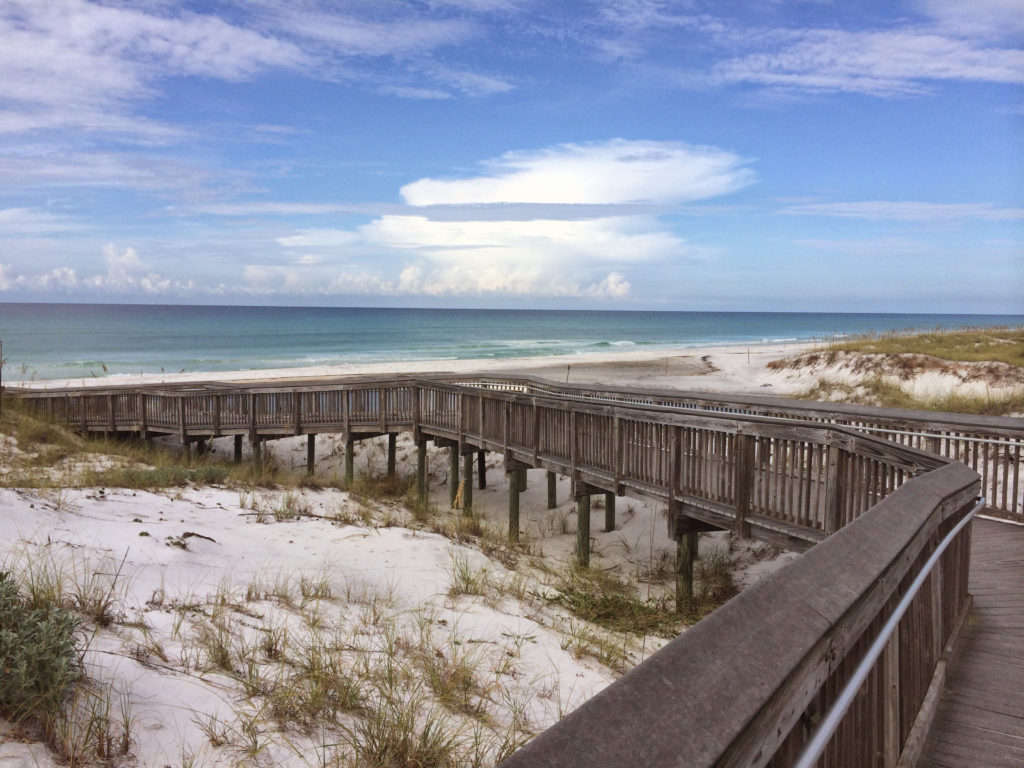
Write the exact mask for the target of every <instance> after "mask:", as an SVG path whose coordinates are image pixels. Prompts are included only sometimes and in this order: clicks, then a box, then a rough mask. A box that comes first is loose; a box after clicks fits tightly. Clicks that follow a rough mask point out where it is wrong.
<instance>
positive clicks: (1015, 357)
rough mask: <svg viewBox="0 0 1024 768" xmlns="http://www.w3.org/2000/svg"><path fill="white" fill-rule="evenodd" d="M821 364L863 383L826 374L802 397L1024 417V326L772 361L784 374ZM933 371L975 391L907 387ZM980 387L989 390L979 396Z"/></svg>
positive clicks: (892, 340)
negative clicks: (927, 392) (929, 391)
mask: <svg viewBox="0 0 1024 768" xmlns="http://www.w3.org/2000/svg"><path fill="white" fill-rule="evenodd" d="M820 366H824V367H826V368H827V367H840V368H842V369H844V370H848V371H849V372H850V373H851V374H853V375H854V376H855V377H857V378H855V379H852V380H851V379H847V380H836V379H834V378H830V377H828V376H823V377H821V378H819V380H818V381H817V382H816V383H815V384H814V385H813V386H811V387H809V388H807V389H806V390H804V391H803V392H800V393H798V394H797V395H796V397H798V398H800V399H805V400H826V401H832V402H846V403H856V404H860V405H875V406H881V407H886V408H910V409H914V410H923V411H942V412H951V413H973V414H979V415H987V416H1002V415H1007V414H1014V413H1020V412H1024V328H1003V327H992V328H968V329H961V330H955V331H946V330H934V331H928V332H923V333H902V332H901V333H897V332H895V331H893V332H889V333H883V334H869V335H864V336H858V337H855V338H851V339H843V340H834V341H832V342H830V343H828V344H827V345H825V346H823V347H820V348H817V349H813V350H811V351H810V352H805V353H803V354H800V355H796V356H794V357H789V358H785V359H782V360H773V361H772V362H771V363H769V364H768V367H769V368H770V369H773V370H779V371H781V370H796V369H801V368H810V369H812V370H813V369H816V368H818V367H820ZM927 373H937V374H942V375H945V376H947V377H952V379H953V380H955V381H959V382H962V383H963V384H965V385H974V386H973V387H971V388H970V389H971V390H972V391H970V392H968V391H967V389H968V388H967V387H964V388H963V389H962V390H959V391H958V389H956V388H954V389H952V390H951V391H949V392H946V393H942V394H934V395H928V396H921V395H916V394H914V393H912V392H908V391H907V390H906V389H904V388H903V387H902V386H901V385H900V382H901V381H911V380H913V379H914V378H915V377H917V376H920V375H922V374H927ZM978 384H982V385H984V387H985V391H984V392H981V393H979V392H978V386H977V385H978Z"/></svg>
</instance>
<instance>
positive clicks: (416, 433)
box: [345, 386, 422, 449]
mask: <svg viewBox="0 0 1024 768" xmlns="http://www.w3.org/2000/svg"><path fill="white" fill-rule="evenodd" d="M345 412H346V413H348V406H347V405H346V406H345ZM420 418H421V417H420V388H419V387H418V386H413V388H412V439H413V442H415V443H416V446H417V449H418V448H419V444H420V442H421V437H420V433H421V432H422V429H421V428H420Z"/></svg>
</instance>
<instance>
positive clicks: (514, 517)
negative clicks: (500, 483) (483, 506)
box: [508, 469, 519, 542]
mask: <svg viewBox="0 0 1024 768" xmlns="http://www.w3.org/2000/svg"><path fill="white" fill-rule="evenodd" d="M517 474H518V470H515V469H513V470H511V471H510V472H509V476H508V540H509V541H511V542H517V541H519V478H518V477H517Z"/></svg>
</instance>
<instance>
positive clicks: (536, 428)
mask: <svg viewBox="0 0 1024 768" xmlns="http://www.w3.org/2000/svg"><path fill="white" fill-rule="evenodd" d="M531 399H532V405H533V466H535V467H536V466H537V463H538V457H539V456H540V409H539V408H537V398H536V397H534V398H531Z"/></svg>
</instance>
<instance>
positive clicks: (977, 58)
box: [712, 30, 1024, 96]
mask: <svg viewBox="0 0 1024 768" xmlns="http://www.w3.org/2000/svg"><path fill="white" fill-rule="evenodd" d="M784 37H785V38H786V39H785V40H784V42H782V43H781V44H779V45H776V46H773V47H772V49H771V50H767V51H763V52H758V53H750V54H747V55H745V56H740V57H737V58H732V59H728V60H725V61H722V62H720V63H718V64H717V65H715V67H714V68H713V70H712V76H713V77H714V78H715V79H716V80H718V81H719V82H723V83H749V84H755V85H763V86H768V87H771V88H779V89H784V90H785V89H793V90H805V91H818V92H846V93H863V94H868V95H872V96H906V95H911V94H921V93H924V92H927V91H928V90H929V89H930V88H931V87H932V85H933V84H934V83H935V82H938V81H974V82H987V83H1024V51H1020V50H1014V49H1009V48H993V47H985V46H979V45H978V44H976V43H975V42H973V41H970V40H963V39H956V38H950V37H944V36H942V35H939V34H933V33H928V32H921V31H885V32H845V31H840V30H800V31H794V32H792V33H790V34H787V35H785V36H784Z"/></svg>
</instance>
